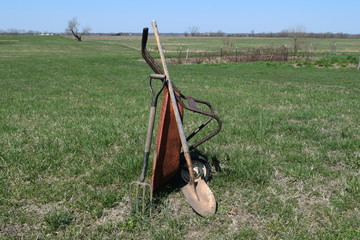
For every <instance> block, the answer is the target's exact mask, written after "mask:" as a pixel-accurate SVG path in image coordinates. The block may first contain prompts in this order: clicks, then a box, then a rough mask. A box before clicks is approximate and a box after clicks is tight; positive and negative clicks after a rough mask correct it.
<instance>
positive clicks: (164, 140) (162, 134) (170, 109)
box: [130, 21, 222, 216]
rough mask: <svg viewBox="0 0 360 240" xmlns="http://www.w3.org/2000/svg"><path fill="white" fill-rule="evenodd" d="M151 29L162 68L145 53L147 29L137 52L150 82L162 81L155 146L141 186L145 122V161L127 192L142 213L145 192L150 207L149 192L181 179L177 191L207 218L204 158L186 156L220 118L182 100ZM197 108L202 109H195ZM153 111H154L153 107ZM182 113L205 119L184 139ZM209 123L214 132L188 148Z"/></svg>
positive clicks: (209, 196)
mask: <svg viewBox="0 0 360 240" xmlns="http://www.w3.org/2000/svg"><path fill="white" fill-rule="evenodd" d="M152 26H153V29H154V34H155V37H156V40H157V46H158V50H159V53H160V57H161V62H162V67H160V66H159V65H158V63H157V61H156V60H155V59H154V58H153V57H152V56H151V55H150V53H149V52H148V51H147V49H146V45H147V40H148V31H149V29H148V28H144V29H143V34H142V43H141V52H142V56H143V58H144V60H145V61H146V63H147V64H148V65H149V66H150V68H151V69H152V70H153V71H154V74H150V81H152V79H159V80H160V81H162V86H163V87H162V88H161V90H160V91H162V101H161V107H160V117H159V123H158V129H157V134H156V146H155V151H154V160H153V169H152V177H151V182H150V184H148V183H145V182H144V178H145V177H144V176H145V174H146V168H147V164H148V163H147V162H148V156H149V153H146V151H148V150H149V149H150V146H149V145H151V140H148V139H149V132H151V134H152V128H153V125H152V128H151V124H150V122H149V129H148V136H147V143H146V146H147V147H148V149H146V150H145V154H144V156H147V157H144V162H143V169H142V175H141V177H140V181H136V182H132V183H131V189H132V188H134V187H135V189H136V194H135V195H136V197H135V199H139V198H140V199H142V203H143V204H142V209H143V211H144V208H145V204H144V198H145V191H146V190H145V189H146V188H148V189H149V192H150V204H151V198H152V191H155V190H157V189H159V188H161V187H163V186H164V185H166V184H167V183H168V182H169V181H170V179H172V178H173V177H174V176H176V175H178V176H182V178H183V180H185V182H186V184H185V185H184V186H182V187H181V190H182V192H183V193H184V195H185V198H186V200H187V202H188V203H189V204H190V206H191V207H192V208H193V209H194V210H195V212H197V213H198V214H199V215H202V216H208V215H211V214H214V213H215V212H216V200H215V197H214V195H213V193H212V192H211V190H210V188H209V187H208V185H207V183H206V181H205V180H207V179H208V174H209V173H210V169H209V168H208V163H207V161H206V160H205V159H204V158H202V157H199V156H195V155H192V154H190V151H193V150H194V149H195V148H197V147H198V146H199V145H201V144H203V143H205V142H206V141H208V140H209V139H211V138H212V137H214V136H215V135H216V134H218V133H219V131H220V129H221V126H222V123H221V120H220V118H219V117H218V116H217V115H216V114H215V113H214V109H213V108H212V106H211V104H210V103H208V102H206V101H203V100H200V99H197V98H194V97H190V96H185V95H184V94H182V93H181V92H180V91H179V89H178V88H176V86H175V85H174V84H173V83H172V81H171V79H170V76H169V71H168V69H167V65H166V60H165V56H164V53H163V50H162V45H161V42H160V37H159V34H158V29H157V25H156V22H155V21H153V22H152ZM150 84H151V83H150ZM151 91H152V89H151ZM159 94H160V93H158V94H157V95H156V98H157V97H158V96H159ZM154 96H155V95H154V94H153V100H154ZM156 101H157V100H156ZM155 105H156V104H155ZM200 105H202V106H201V107H199V106H200ZM204 106H205V108H206V109H208V110H207V111H205V110H203V109H204ZM153 107H154V106H153V104H152V111H151V114H150V119H151V118H154V116H155V113H154V110H153ZM154 109H156V106H155V108H154ZM184 110H187V111H189V112H192V113H196V114H200V115H204V116H206V121H205V122H203V123H202V124H200V125H199V126H198V127H197V128H196V129H195V130H193V131H192V132H191V133H190V134H189V135H188V136H185V133H184V129H183V116H184ZM152 115H153V116H152ZM213 120H215V121H216V123H217V126H216V128H215V129H213V130H212V131H211V132H210V134H208V135H206V136H205V137H202V138H201V139H200V140H197V141H196V142H195V143H193V144H192V145H190V146H189V145H188V142H189V141H190V140H191V139H192V138H193V137H194V136H195V135H196V134H198V133H199V132H200V131H201V130H202V129H203V128H205V127H206V126H208V124H209V123H210V122H211V121H213ZM150 121H151V120H150ZM152 124H153V123H152ZM150 139H151V137H150ZM149 141H150V142H149ZM184 159H185V160H184ZM179 173H180V174H179ZM138 188H143V195H142V196H139V194H138ZM131 191H132V190H131ZM131 194H132V193H131ZM131 194H130V196H131ZM136 205H137V204H136ZM150 213H151V207H150Z"/></svg>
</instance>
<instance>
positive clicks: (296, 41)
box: [286, 25, 306, 54]
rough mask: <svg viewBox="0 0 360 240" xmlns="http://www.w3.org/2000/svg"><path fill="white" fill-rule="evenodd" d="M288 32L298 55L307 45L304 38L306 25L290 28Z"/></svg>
mask: <svg viewBox="0 0 360 240" xmlns="http://www.w3.org/2000/svg"><path fill="white" fill-rule="evenodd" d="M286 32H287V34H288V35H289V37H290V38H291V41H292V46H293V51H294V53H295V54H296V53H297V52H298V51H299V50H301V49H302V48H303V47H304V44H305V41H304V37H305V35H306V27H305V26H304V25H296V26H292V27H290V28H289V29H288V30H287V31H286Z"/></svg>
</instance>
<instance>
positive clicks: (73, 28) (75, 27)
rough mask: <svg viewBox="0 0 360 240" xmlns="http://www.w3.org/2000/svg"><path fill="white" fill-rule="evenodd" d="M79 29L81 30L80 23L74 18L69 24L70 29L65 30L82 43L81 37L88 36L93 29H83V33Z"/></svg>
mask: <svg viewBox="0 0 360 240" xmlns="http://www.w3.org/2000/svg"><path fill="white" fill-rule="evenodd" d="M79 28H80V23H79V21H78V19H77V18H76V17H74V18H73V19H71V20H70V21H69V22H68V27H67V28H66V29H65V31H66V33H67V34H69V35H70V34H72V35H73V36H74V37H75V38H76V39H77V40H78V41H81V37H82V36H83V35H86V34H88V33H89V32H90V30H91V29H90V27H84V28H83V29H82V32H80V30H79Z"/></svg>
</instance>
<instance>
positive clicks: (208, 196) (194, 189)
mask: <svg viewBox="0 0 360 240" xmlns="http://www.w3.org/2000/svg"><path fill="white" fill-rule="evenodd" d="M181 191H182V192H183V194H184V196H185V199H186V201H187V202H188V203H189V204H190V206H191V207H192V209H194V211H195V212H196V213H198V214H199V215H200V216H203V217H207V216H210V215H213V214H215V212H216V200H215V196H214V194H213V193H212V191H211V190H210V188H209V186H208V185H207V184H206V182H205V181H204V180H202V179H201V180H199V181H196V182H195V183H194V184H190V183H188V184H187V185H185V186H184V187H182V188H181Z"/></svg>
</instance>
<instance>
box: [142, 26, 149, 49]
mask: <svg viewBox="0 0 360 240" xmlns="http://www.w3.org/2000/svg"><path fill="white" fill-rule="evenodd" d="M148 35H149V28H144V29H143V33H142V39H141V50H142V51H144V50H145V49H146V43H147V40H148Z"/></svg>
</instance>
